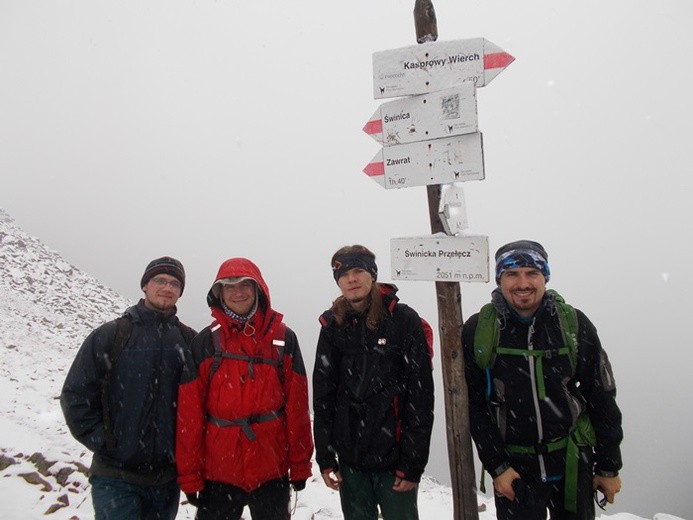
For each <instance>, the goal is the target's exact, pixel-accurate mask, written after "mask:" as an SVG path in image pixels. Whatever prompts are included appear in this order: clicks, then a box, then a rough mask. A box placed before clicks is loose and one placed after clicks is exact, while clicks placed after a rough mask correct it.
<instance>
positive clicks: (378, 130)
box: [363, 119, 383, 135]
mask: <svg viewBox="0 0 693 520" xmlns="http://www.w3.org/2000/svg"><path fill="white" fill-rule="evenodd" d="M363 131H364V132H366V133H367V134H368V135H373V134H382V133H383V120H382V119H375V120H373V121H368V123H366V126H364V127H363Z"/></svg>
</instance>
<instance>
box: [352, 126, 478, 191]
mask: <svg viewBox="0 0 693 520" xmlns="http://www.w3.org/2000/svg"><path fill="white" fill-rule="evenodd" d="M363 171H364V173H365V174H366V175H368V176H369V177H370V178H371V179H373V180H374V181H376V182H377V183H378V184H380V185H381V186H383V187H385V188H388V189H389V188H408V187H410V186H426V185H429V184H445V183H449V182H461V181H472V180H481V179H483V178H484V152H483V143H482V138H481V134H480V133H479V132H476V133H473V134H466V135H458V136H455V137H446V138H443V139H433V140H431V141H420V142H416V143H409V144H400V145H395V146H385V147H383V149H382V150H380V151H379V152H378V153H377V154H376V155H375V157H373V159H372V160H371V162H370V163H369V164H368V165H367V166H366V167H365V168H364V169H363Z"/></svg>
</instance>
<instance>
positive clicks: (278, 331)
mask: <svg viewBox="0 0 693 520" xmlns="http://www.w3.org/2000/svg"><path fill="white" fill-rule="evenodd" d="M272 345H274V346H275V347H277V360H278V363H277V365H276V366H277V375H279V382H280V383H281V385H282V390H283V389H284V356H285V355H286V324H285V323H284V322H281V323H279V325H277V327H276V328H275V329H274V338H272Z"/></svg>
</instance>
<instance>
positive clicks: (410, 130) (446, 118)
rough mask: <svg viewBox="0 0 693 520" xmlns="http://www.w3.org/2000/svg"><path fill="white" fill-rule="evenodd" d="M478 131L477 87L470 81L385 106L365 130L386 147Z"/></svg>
mask: <svg viewBox="0 0 693 520" xmlns="http://www.w3.org/2000/svg"><path fill="white" fill-rule="evenodd" d="M478 129H479V122H478V118H477V111H476V87H475V86H474V84H473V83H471V82H467V83H462V84H461V85H458V86H456V87H453V88H450V89H445V90H440V91H438V92H431V93H430V94H423V95H421V96H413V97H407V98H403V99H396V100H394V101H388V102H387V103H383V104H382V105H380V107H378V110H376V111H375V113H374V114H373V115H372V116H371V118H370V119H369V120H368V123H366V125H365V126H364V127H363V131H364V132H366V133H367V134H368V135H370V136H371V137H372V138H373V139H375V140H376V141H378V142H379V143H381V144H382V145H384V146H391V145H395V144H406V143H412V142H415V141H423V140H426V139H437V138H439V137H451V136H453V135H461V134H470V133H472V132H476V131H478Z"/></svg>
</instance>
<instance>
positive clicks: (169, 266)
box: [140, 256, 185, 296]
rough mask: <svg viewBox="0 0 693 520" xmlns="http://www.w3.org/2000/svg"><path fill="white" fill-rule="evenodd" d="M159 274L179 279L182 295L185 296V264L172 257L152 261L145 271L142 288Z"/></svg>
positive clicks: (141, 282) (141, 283)
mask: <svg viewBox="0 0 693 520" xmlns="http://www.w3.org/2000/svg"><path fill="white" fill-rule="evenodd" d="M157 274H168V275H171V276H173V277H174V278H176V279H178V281H179V282H180V294H181V296H182V295H183V289H184V288H185V269H183V264H181V263H180V262H179V261H178V260H176V259H175V258H172V257H170V256H162V257H161V258H157V259H156V260H152V261H151V262H149V264H148V265H147V268H146V269H145V270H144V274H143V275H142V280H141V281H140V287H144V286H145V285H147V282H148V281H149V280H151V279H152V278H154V277H155V276H156V275H157Z"/></svg>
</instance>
